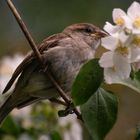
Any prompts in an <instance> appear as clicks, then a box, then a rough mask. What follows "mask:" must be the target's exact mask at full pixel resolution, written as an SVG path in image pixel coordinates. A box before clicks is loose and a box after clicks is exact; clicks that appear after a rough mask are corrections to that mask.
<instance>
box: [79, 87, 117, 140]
mask: <svg viewBox="0 0 140 140" xmlns="http://www.w3.org/2000/svg"><path fill="white" fill-rule="evenodd" d="M117 111H118V100H117V97H116V96H115V95H113V94H112V93H110V92H108V91H105V90H104V89H101V88H100V89H99V90H98V91H97V92H96V93H95V94H94V95H92V97H91V98H90V99H89V100H88V102H87V103H85V104H83V105H82V106H81V112H82V117H83V120H84V122H85V125H86V127H87V129H88V131H89V133H90V135H91V136H92V138H93V140H103V139H104V137H105V136H106V134H107V133H108V132H109V131H110V129H111V128H112V127H113V125H114V123H115V121H116V118H117Z"/></svg>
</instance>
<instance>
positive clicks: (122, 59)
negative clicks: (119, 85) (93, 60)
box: [113, 52, 131, 79]
mask: <svg viewBox="0 0 140 140" xmlns="http://www.w3.org/2000/svg"><path fill="white" fill-rule="evenodd" d="M113 59H114V65H115V71H116V72H117V73H118V76H119V77H121V79H127V78H128V77H129V76H130V72H131V66H130V63H129V59H128V58H127V57H126V56H123V55H122V54H120V53H117V52H116V53H114V58H113Z"/></svg>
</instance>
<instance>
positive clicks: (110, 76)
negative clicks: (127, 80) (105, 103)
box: [104, 68, 122, 84]
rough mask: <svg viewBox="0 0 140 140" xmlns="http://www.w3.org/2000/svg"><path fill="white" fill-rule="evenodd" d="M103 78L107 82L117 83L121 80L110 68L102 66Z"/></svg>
mask: <svg viewBox="0 0 140 140" xmlns="http://www.w3.org/2000/svg"><path fill="white" fill-rule="evenodd" d="M104 79H105V82H106V83H107V84H113V83H119V82H120V81H121V80H122V79H121V77H119V74H118V72H117V71H114V70H113V69H112V68H104Z"/></svg>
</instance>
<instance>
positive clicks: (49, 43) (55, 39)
mask: <svg viewBox="0 0 140 140" xmlns="http://www.w3.org/2000/svg"><path fill="white" fill-rule="evenodd" d="M65 37H66V35H65V34H64V33H58V34H54V35H52V36H50V37H48V38H46V39H44V40H43V41H42V43H41V44H40V45H38V49H39V51H40V53H41V54H42V53H43V51H46V50H48V49H50V48H53V47H55V46H57V44H58V43H59V41H60V40H62V39H63V38H65ZM34 59H35V55H34V53H33V52H30V53H29V54H28V55H27V56H26V57H25V59H24V60H23V61H22V62H21V63H20V64H19V66H18V67H17V68H16V70H15V71H14V73H13V75H12V77H11V79H10V80H9V82H8V83H7V85H6V87H5V89H4V90H3V94H4V93H6V92H7V91H8V90H9V89H10V88H11V86H12V85H13V83H14V81H15V80H16V79H17V77H18V76H19V75H20V74H21V72H22V71H23V70H24V69H26V67H27V66H28V65H29V64H30V63H31V62H32V61H33V60H34Z"/></svg>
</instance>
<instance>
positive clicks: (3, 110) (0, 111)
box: [0, 97, 14, 125]
mask: <svg viewBox="0 0 140 140" xmlns="http://www.w3.org/2000/svg"><path fill="white" fill-rule="evenodd" d="M13 108H14V107H12V104H11V97H8V99H7V100H6V101H5V102H4V104H3V105H2V106H1V107H0V125H1V124H2V122H3V120H4V119H5V118H6V117H7V115H8V114H9V113H10V112H11V111H12V110H13Z"/></svg>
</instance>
